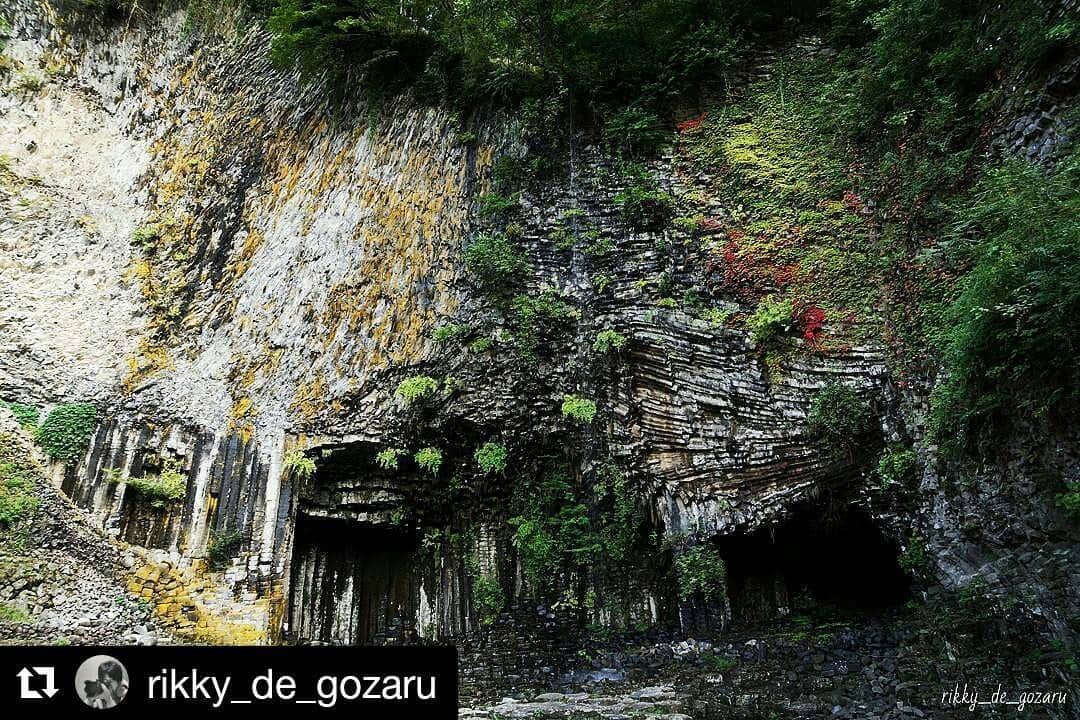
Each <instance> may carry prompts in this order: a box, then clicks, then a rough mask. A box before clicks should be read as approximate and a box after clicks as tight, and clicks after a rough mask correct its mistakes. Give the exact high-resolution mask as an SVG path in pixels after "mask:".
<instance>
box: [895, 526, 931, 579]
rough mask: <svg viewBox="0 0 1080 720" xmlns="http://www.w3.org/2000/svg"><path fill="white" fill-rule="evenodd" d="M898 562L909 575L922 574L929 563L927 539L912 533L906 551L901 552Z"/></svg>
mask: <svg viewBox="0 0 1080 720" xmlns="http://www.w3.org/2000/svg"><path fill="white" fill-rule="evenodd" d="M897 564H898V565H899V566H900V569H901V570H903V571H904V572H906V573H907V574H909V575H912V576H915V575H920V574H922V573H923V572H924V571H925V570H926V568H927V566H928V565H929V560H928V557H927V554H926V540H925V539H924V538H923V537H922V536H920V535H912V536H911V537H910V538H908V541H907V543H906V546H905V547H904V551H903V552H901V553H900V557H899V558H898V559H897Z"/></svg>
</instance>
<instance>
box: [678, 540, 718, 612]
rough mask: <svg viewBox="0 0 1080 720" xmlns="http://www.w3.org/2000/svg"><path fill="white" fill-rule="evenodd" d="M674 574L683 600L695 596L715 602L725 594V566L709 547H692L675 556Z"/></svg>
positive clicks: (712, 548)
mask: <svg viewBox="0 0 1080 720" xmlns="http://www.w3.org/2000/svg"><path fill="white" fill-rule="evenodd" d="M675 574H676V576H677V577H678V578H679V597H681V598H683V599H684V600H687V599H690V598H693V597H695V596H697V597H699V598H701V599H703V600H705V601H706V602H715V601H718V600H722V599H723V598H724V596H725V594H726V593H727V566H726V565H725V564H724V560H723V558H721V557H720V553H719V552H718V551H717V549H716V548H714V547H712V546H711V545H692V546H690V547H689V548H687V549H685V550H684V551H682V552H681V553H679V554H678V555H676V557H675Z"/></svg>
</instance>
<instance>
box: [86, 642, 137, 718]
mask: <svg viewBox="0 0 1080 720" xmlns="http://www.w3.org/2000/svg"><path fill="white" fill-rule="evenodd" d="M127 691H128V671H127V668H126V667H124V665H123V663H121V662H120V661H119V660H117V659H116V658H114V657H109V656H108V655H95V656H94V657H92V658H89V659H88V660H85V661H83V664H82V665H80V666H79V670H78V672H76V673H75V692H77V693H78V694H79V697H80V698H82V701H83V702H84V703H86V704H87V705H89V706H90V707H92V708H102V709H103V708H111V707H116V706H117V705H119V704H120V703H121V702H123V701H124V698H125V697H126V696H127Z"/></svg>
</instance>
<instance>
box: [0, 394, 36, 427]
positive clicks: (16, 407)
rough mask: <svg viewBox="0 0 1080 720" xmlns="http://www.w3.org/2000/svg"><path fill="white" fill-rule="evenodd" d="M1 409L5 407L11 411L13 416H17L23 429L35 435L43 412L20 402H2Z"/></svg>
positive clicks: (0, 403)
mask: <svg viewBox="0 0 1080 720" xmlns="http://www.w3.org/2000/svg"><path fill="white" fill-rule="evenodd" d="M0 407H5V408H7V409H8V410H10V411H11V414H12V415H14V416H15V419H16V420H17V421H18V422H19V424H20V425H22V426H23V428H24V429H25V430H26V431H27V432H29V433H30V434H33V433H34V432H35V431H36V430H37V424H38V419H39V418H40V417H41V410H40V409H38V408H36V407H34V406H33V405H26V404H24V403H18V402H5V401H3V400H0Z"/></svg>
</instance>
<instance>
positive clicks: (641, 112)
mask: <svg viewBox="0 0 1080 720" xmlns="http://www.w3.org/2000/svg"><path fill="white" fill-rule="evenodd" d="M604 140H605V141H606V142H607V143H608V145H609V146H611V147H612V148H615V149H616V150H628V151H630V152H636V153H644V154H652V153H654V152H656V150H658V149H659V148H660V147H661V146H662V145H664V144H665V143H668V142H670V141H671V130H670V129H669V128H668V127H665V126H664V123H662V122H661V121H660V118H659V117H658V116H657V114H656V112H655V111H654V110H653V109H651V108H643V107H640V106H637V105H631V106H629V107H626V108H623V109H621V110H615V111H613V112H611V113H609V114H608V115H607V117H605V118H604Z"/></svg>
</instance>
